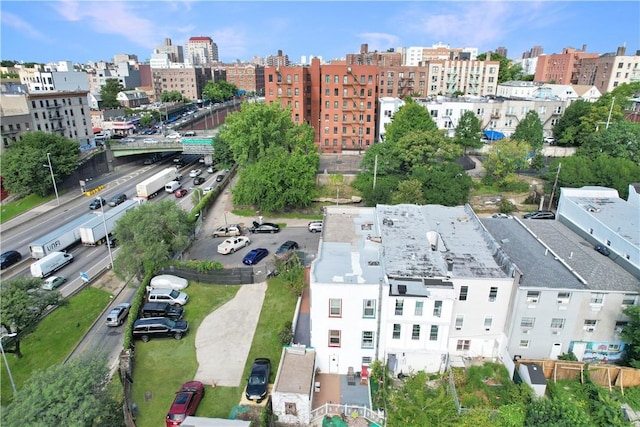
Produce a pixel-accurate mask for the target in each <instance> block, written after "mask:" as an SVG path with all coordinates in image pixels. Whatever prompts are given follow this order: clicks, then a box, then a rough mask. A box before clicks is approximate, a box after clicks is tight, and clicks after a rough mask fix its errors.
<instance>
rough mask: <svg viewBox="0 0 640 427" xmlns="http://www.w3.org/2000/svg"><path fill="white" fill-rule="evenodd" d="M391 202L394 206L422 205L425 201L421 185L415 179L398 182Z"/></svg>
mask: <svg viewBox="0 0 640 427" xmlns="http://www.w3.org/2000/svg"><path fill="white" fill-rule="evenodd" d="M391 200H392V202H393V204H394V205H399V204H403V203H413V204H416V205H424V204H425V199H424V194H423V192H422V183H421V182H420V181H418V180H417V179H410V180H408V181H400V182H399V183H398V189H397V190H396V192H395V193H393V196H392V197H391Z"/></svg>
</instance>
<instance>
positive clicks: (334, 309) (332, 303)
mask: <svg viewBox="0 0 640 427" xmlns="http://www.w3.org/2000/svg"><path fill="white" fill-rule="evenodd" d="M341 316H342V300H341V299H337V298H331V299H329V317H341Z"/></svg>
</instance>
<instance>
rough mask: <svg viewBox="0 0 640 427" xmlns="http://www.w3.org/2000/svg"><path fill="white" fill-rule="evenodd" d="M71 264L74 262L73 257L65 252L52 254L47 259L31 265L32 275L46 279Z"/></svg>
mask: <svg viewBox="0 0 640 427" xmlns="http://www.w3.org/2000/svg"><path fill="white" fill-rule="evenodd" d="M70 262H73V255H71V254H68V253H65V252H51V253H50V254H49V255H47V256H46V257H44V258H42V259H40V260H38V261H36V262H34V263H33V264H31V275H32V276H33V277H41V278H45V277H47V276H49V275H50V274H51V273H53V272H54V271H57V270H60V269H61V268H62V267H64V266H65V265H67V264H69V263H70Z"/></svg>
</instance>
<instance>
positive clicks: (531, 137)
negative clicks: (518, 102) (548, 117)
mask: <svg viewBox="0 0 640 427" xmlns="http://www.w3.org/2000/svg"><path fill="white" fill-rule="evenodd" d="M511 139H513V140H515V141H521V142H527V143H528V144H529V146H531V148H533V149H535V150H536V151H538V150H540V149H542V141H543V139H544V136H543V132H542V122H541V121H540V116H538V113H536V112H535V111H534V110H529V112H527V115H526V116H524V118H523V119H522V120H521V121H520V123H518V124H517V125H516V129H515V131H514V132H513V135H511Z"/></svg>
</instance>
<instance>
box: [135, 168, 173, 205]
mask: <svg viewBox="0 0 640 427" xmlns="http://www.w3.org/2000/svg"><path fill="white" fill-rule="evenodd" d="M176 178H177V177H176V170H175V168H166V169H164V170H162V171H160V172H158V173H157V174H155V175H153V176H152V177H151V178H147V179H145V180H144V181H142V182H141V183H139V184H138V185H136V195H137V196H138V197H143V198H145V199H152V198H154V197H156V196H157V195H158V193H160V192H161V191H162V190H164V185H165V184H166V183H167V182H169V181H173V180H175V179H176Z"/></svg>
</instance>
